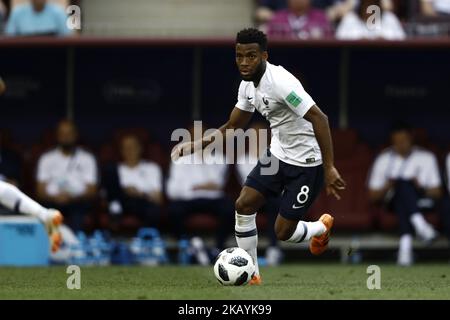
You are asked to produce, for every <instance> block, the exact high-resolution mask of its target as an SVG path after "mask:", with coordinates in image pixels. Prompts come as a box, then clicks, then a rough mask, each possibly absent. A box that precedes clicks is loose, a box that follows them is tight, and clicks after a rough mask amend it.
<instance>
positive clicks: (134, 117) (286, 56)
mask: <svg viewBox="0 0 450 320" xmlns="http://www.w3.org/2000/svg"><path fill="white" fill-rule="evenodd" d="M449 57H450V41H449V40H415V41H405V42H386V41H375V42H367V41H362V42H347V41H346V42H339V41H330V40H327V41H305V42H286V41H274V42H271V43H270V46H269V60H270V61H271V62H272V63H274V64H280V65H283V66H284V67H285V68H286V69H288V70H289V71H291V72H292V73H293V74H294V75H296V76H297V77H298V78H299V79H300V80H301V81H302V83H303V84H304V87H305V88H306V89H307V90H308V92H310V94H311V95H312V96H313V98H314V99H315V101H316V102H317V104H318V105H319V106H320V107H321V108H322V109H323V110H324V111H325V112H326V113H327V114H328V116H329V118H330V122H331V125H332V126H333V127H353V128H356V129H358V131H359V132H360V133H361V134H362V136H363V138H364V139H365V140H366V141H369V142H371V143H373V144H377V143H380V141H382V140H383V139H384V138H385V136H386V128H387V127H388V126H389V123H390V121H391V120H393V119H397V118H402V119H404V120H407V121H410V122H411V123H412V124H413V125H415V126H419V127H424V128H426V129H428V131H429V132H430V136H431V138H433V139H434V141H437V142H439V143H443V144H446V143H448V142H449V141H450V136H449V131H448V129H447V127H448V122H449V120H450V111H449V110H450V105H449V102H448V101H449V99H448V88H449V86H450V59H449ZM0 75H1V76H2V77H3V78H4V79H5V81H6V82H7V85H8V91H7V92H6V94H5V95H4V96H3V97H0V106H1V110H2V111H1V112H2V116H1V117H0V127H7V128H10V129H11V130H12V131H13V134H14V136H15V137H17V138H18V139H19V140H20V141H21V142H23V143H33V142H34V140H35V139H36V136H37V135H38V134H39V133H40V132H42V131H43V130H45V129H46V128H49V126H51V125H52V124H54V122H55V121H56V119H58V118H60V117H62V116H73V117H74V118H75V120H77V122H78V123H79V125H80V127H81V130H82V131H83V132H84V134H85V135H86V136H89V137H92V142H93V143H94V144H97V143H101V142H102V141H104V140H105V139H107V138H108V137H109V136H110V133H111V130H113V128H117V127H127V126H142V127H147V128H149V129H150V131H151V132H153V133H154V135H155V136H156V137H158V138H159V140H160V141H162V142H164V143H167V144H169V142H170V134H171V132H172V131H173V129H175V128H178V127H181V126H185V125H186V123H187V122H188V121H190V120H191V119H192V118H196V119H200V118H201V119H203V120H205V121H206V122H207V123H208V124H209V125H210V126H217V125H219V124H221V123H223V121H224V120H225V118H226V117H227V115H228V114H229V112H230V111H231V109H232V108H233V106H234V104H235V101H236V94H237V88H238V85H239V81H240V79H239V75H238V73H237V70H236V68H235V65H234V50H233V41H232V40H229V39H221V40H214V41H211V40H205V39H202V40H198V39H184V40H149V39H99V38H75V39H65V40H61V39H42V38H41V39H39V38H37V39H34V38H33V39H9V38H2V39H0Z"/></svg>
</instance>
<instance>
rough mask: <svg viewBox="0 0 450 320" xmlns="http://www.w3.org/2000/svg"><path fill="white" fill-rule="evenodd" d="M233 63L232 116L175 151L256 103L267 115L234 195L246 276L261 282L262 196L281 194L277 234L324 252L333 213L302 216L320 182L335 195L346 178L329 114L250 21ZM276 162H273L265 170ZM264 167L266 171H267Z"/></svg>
mask: <svg viewBox="0 0 450 320" xmlns="http://www.w3.org/2000/svg"><path fill="white" fill-rule="evenodd" d="M235 50H236V64H237V67H238V69H239V72H240V74H241V77H242V79H243V80H242V82H241V84H240V86H239V92H238V99H237V100H238V101H237V104H236V106H235V108H234V109H233V111H232V112H231V115H230V118H229V120H228V121H227V122H226V123H225V124H224V125H223V126H221V127H220V128H219V129H218V130H217V131H215V132H214V133H213V134H211V135H209V136H207V137H204V138H203V139H201V140H198V141H192V142H184V143H180V144H178V145H177V146H175V148H174V149H173V151H172V154H171V156H172V159H173V160H176V159H178V158H179V157H180V156H184V155H188V154H190V153H193V152H196V151H198V150H201V149H203V148H205V147H206V146H207V145H209V144H210V143H211V142H212V141H214V139H215V136H218V135H225V134H226V133H227V129H238V128H244V127H245V126H246V125H247V124H248V123H249V121H250V119H251V117H252V114H253V112H254V110H255V109H256V110H258V111H259V112H260V113H261V114H262V115H263V116H264V117H265V118H266V119H267V120H268V121H269V123H270V128H271V131H272V141H271V145H270V149H269V150H267V151H266V154H265V155H264V156H263V157H262V158H261V159H260V160H259V161H258V163H257V165H256V166H255V168H254V169H253V170H252V171H251V172H250V174H249V175H248V177H247V179H246V181H245V184H244V187H243V188H242V190H241V193H240V195H239V198H238V199H237V201H236V206H235V209H236V219H235V235H236V241H237V244H238V246H239V247H240V248H242V249H244V250H246V251H247V252H248V253H249V254H250V255H251V256H252V258H253V260H254V262H255V265H256V272H255V275H254V276H253V278H252V280H251V281H250V284H261V283H262V280H261V276H260V274H259V269H258V259H257V252H256V250H257V244H258V235H257V230H256V212H257V211H258V209H260V208H261V207H262V206H263V205H264V203H265V201H266V198H267V197H269V196H277V195H280V194H282V201H281V205H280V211H279V214H278V216H277V219H276V221H275V232H276V235H277V238H278V239H279V240H282V241H286V242H291V243H299V242H302V241H309V240H310V245H309V247H310V251H311V253H313V254H314V255H319V254H322V253H323V252H324V251H325V250H326V248H327V246H328V241H329V236H330V231H331V228H332V226H333V220H334V219H333V217H332V216H331V215H329V214H323V215H322V216H321V217H320V219H319V220H318V221H315V222H305V221H302V220H301V219H302V217H303V216H304V215H305V213H306V212H307V210H308V208H309V207H310V206H311V204H312V203H313V201H314V200H315V198H316V197H317V195H318V194H319V193H320V191H321V189H322V187H323V184H324V182H325V188H326V192H327V194H328V195H330V194H331V195H334V196H335V197H336V198H337V199H340V196H339V194H338V193H339V191H340V190H343V189H345V181H344V180H343V179H342V178H341V176H340V174H339V172H338V171H337V170H336V168H335V167H334V156H333V146H332V141H331V134H330V128H329V124H328V118H327V116H326V115H325V114H324V113H323V112H322V111H321V110H320V109H319V107H318V106H317V105H316V104H315V102H314V100H313V99H312V98H311V97H310V96H309V94H308V93H307V92H306V91H305V90H304V89H303V86H302V85H301V83H300V81H299V80H297V79H296V78H295V77H294V76H293V75H292V74H291V73H289V72H288V71H286V70H285V69H284V68H283V67H281V66H275V65H273V64H270V63H269V62H268V61H267V59H268V53H267V38H266V35H265V34H264V33H263V32H261V31H259V30H257V29H253V28H249V29H244V30H241V31H240V32H238V34H237V37H236V48H235ZM274 163H278V170H276V172H274V173H273V174H267V173H268V172H269V171H270V170H269V167H270V166H273V164H274ZM265 170H266V171H265Z"/></svg>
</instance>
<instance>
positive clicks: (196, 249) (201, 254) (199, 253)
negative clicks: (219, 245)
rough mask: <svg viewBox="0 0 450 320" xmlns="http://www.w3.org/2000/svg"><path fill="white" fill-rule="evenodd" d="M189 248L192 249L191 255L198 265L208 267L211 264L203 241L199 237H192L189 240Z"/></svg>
mask: <svg viewBox="0 0 450 320" xmlns="http://www.w3.org/2000/svg"><path fill="white" fill-rule="evenodd" d="M191 247H192V249H193V254H194V256H195V257H196V258H197V261H198V263H199V264H200V265H202V266H208V265H209V264H210V263H211V261H210V260H209V256H208V252H207V251H206V248H205V245H204V243H203V240H202V239H201V238H200V237H194V238H192V239H191Z"/></svg>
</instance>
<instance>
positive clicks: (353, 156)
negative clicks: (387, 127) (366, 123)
mask: <svg viewBox="0 0 450 320" xmlns="http://www.w3.org/2000/svg"><path fill="white" fill-rule="evenodd" d="M332 135H333V143H334V150H335V164H336V167H337V169H338V170H339V172H340V173H341V175H342V177H343V178H344V180H345V181H346V182H347V188H346V190H344V191H342V192H341V197H342V198H341V200H339V201H338V200H336V199H335V198H334V197H333V196H331V195H330V196H326V194H325V191H324V192H322V194H320V196H319V198H318V199H317V200H316V202H315V204H314V206H313V207H312V208H311V211H310V214H309V218H310V219H311V220H317V219H318V218H319V217H320V215H321V214H323V213H325V212H330V213H331V214H332V215H334V217H335V226H336V228H337V229H340V230H358V231H362V230H367V229H369V228H370V227H371V225H372V217H371V215H370V212H369V208H368V200H367V188H366V177H367V172H368V170H369V168H370V165H371V161H372V152H371V150H370V149H369V147H368V146H366V145H364V144H362V143H361V142H360V141H359V139H358V136H357V134H356V132H355V131H354V130H333V132H332Z"/></svg>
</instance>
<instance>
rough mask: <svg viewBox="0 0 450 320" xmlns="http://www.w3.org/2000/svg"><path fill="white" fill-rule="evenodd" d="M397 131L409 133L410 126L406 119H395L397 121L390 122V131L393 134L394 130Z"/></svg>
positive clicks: (410, 130)
mask: <svg viewBox="0 0 450 320" xmlns="http://www.w3.org/2000/svg"><path fill="white" fill-rule="evenodd" d="M399 131H406V132H409V133H411V132H412V127H411V125H410V124H409V123H408V122H406V121H403V120H397V121H395V122H393V123H392V125H391V130H390V133H391V134H393V133H396V132H399Z"/></svg>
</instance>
